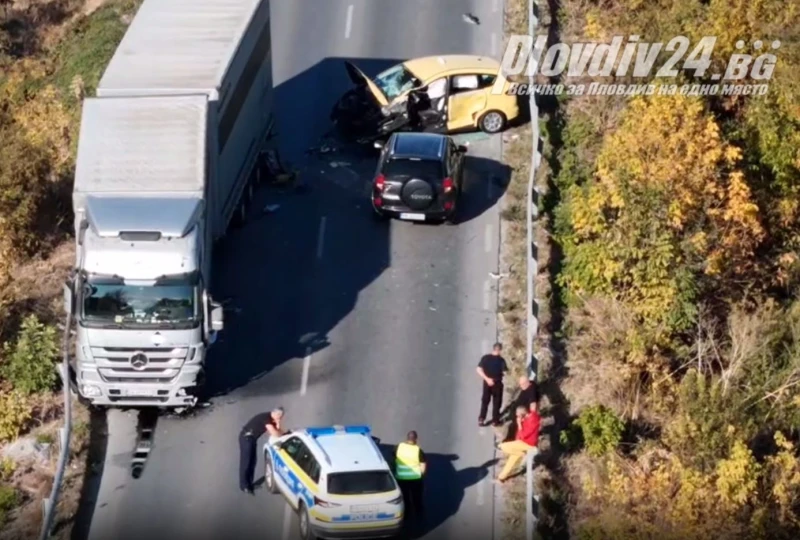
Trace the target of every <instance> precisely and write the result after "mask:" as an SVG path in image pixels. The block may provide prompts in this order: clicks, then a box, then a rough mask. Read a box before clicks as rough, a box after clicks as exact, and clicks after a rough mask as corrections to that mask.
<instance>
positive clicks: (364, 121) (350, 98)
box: [330, 61, 419, 144]
mask: <svg viewBox="0 0 800 540" xmlns="http://www.w3.org/2000/svg"><path fill="white" fill-rule="evenodd" d="M345 68H346V69H347V74H348V76H349V77H350V80H351V81H352V82H353V84H354V88H352V89H350V90H348V91H347V92H346V93H345V94H344V95H343V96H342V97H341V98H340V99H339V101H337V102H336V104H335V105H334V106H333V110H332V111H331V114H330V119H331V120H332V121H333V123H334V124H335V125H336V127H337V128H338V129H339V131H340V133H341V134H342V135H343V136H344V137H345V138H347V139H350V140H355V141H356V142H358V143H361V144H372V142H374V141H376V140H381V139H385V138H388V136H389V135H391V134H392V133H394V132H395V131H402V130H403V129H404V128H406V127H407V126H408V124H409V117H408V105H407V100H406V99H402V98H401V99H396V98H397V97H398V96H400V95H401V94H403V93H404V92H405V91H406V90H408V89H410V88H413V86H414V85H416V84H419V81H418V80H417V79H416V78H415V77H413V75H411V74H410V73H408V71H407V70H405V71H403V70H404V68H403V65H402V64H398V65H397V66H394V67H392V68H390V69H388V70H386V71H384V72H383V73H381V74H379V75H378V76H377V77H376V78H375V80H373V79H370V78H369V77H367V76H366V75H365V74H364V73H363V72H362V71H361V70H360V69H358V68H357V67H356V66H355V65H354V64H353V63H351V62H347V61H346V62H345Z"/></svg>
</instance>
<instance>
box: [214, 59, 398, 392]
mask: <svg viewBox="0 0 800 540" xmlns="http://www.w3.org/2000/svg"><path fill="white" fill-rule="evenodd" d="M344 60H345V59H343V58H328V59H325V60H323V61H321V62H319V63H317V64H316V65H314V66H313V67H311V68H309V69H308V70H306V71H304V72H302V73H300V74H298V75H296V76H294V77H292V78H291V79H290V80H288V81H285V82H282V83H280V84H278V86H277V87H276V89H275V103H276V104H277V106H276V109H275V115H276V132H275V133H276V138H275V141H276V144H277V148H278V150H279V153H280V157H281V161H282V162H283V163H284V164H285V166H286V167H287V168H289V169H291V168H295V169H299V170H300V174H301V179H300V180H301V181H302V183H303V184H304V186H305V187H306V188H307V189H306V190H303V191H302V192H286V191H278V190H275V189H273V188H265V189H263V190H261V191H260V192H259V193H257V194H256V196H255V198H254V202H253V207H252V208H251V215H256V216H258V215H259V214H263V212H262V209H263V208H264V207H265V206H267V205H277V206H278V208H277V210H275V212H274V213H270V214H268V215H263V217H262V218H257V219H252V218H251V219H250V222H249V224H247V225H245V226H244V227H243V228H241V229H239V230H236V231H234V232H232V233H231V234H229V235H228V237H227V238H226V239H225V240H223V242H222V243H221V244H220V246H219V247H218V248H217V251H216V253H215V256H214V264H215V268H214V276H213V277H214V281H213V284H212V288H213V291H214V296H215V298H218V299H220V300H222V301H223V302H225V303H226V306H227V308H228V310H227V312H226V325H225V326H226V328H225V330H224V332H223V333H222V335H221V338H220V340H219V342H218V343H217V344H215V346H214V347H213V348H212V350H211V351H210V353H209V359H208V362H207V374H208V377H207V380H208V391H209V393H210V395H211V396H212V397H217V396H220V395H224V394H228V393H230V392H232V391H234V390H237V389H242V391H241V392H242V393H243V394H245V395H275V394H280V393H283V392H287V391H294V390H296V388H295V387H296V386H297V384H298V381H299V380H300V373H299V371H298V373H294V372H291V370H288V371H289V372H287V373H286V374H285V375H286V376H283V375H281V376H275V377H270V378H269V379H263V376H264V375H265V374H267V373H270V372H271V371H273V370H275V369H276V368H278V367H279V366H281V365H282V364H284V363H286V362H287V361H290V360H292V359H297V358H303V357H305V356H307V355H308V354H313V353H316V352H317V351H320V350H322V349H325V348H326V347H328V346H329V345H330V343H329V341H328V339H329V338H328V335H329V332H330V331H331V330H332V329H333V328H334V327H335V326H336V325H337V324H338V323H339V322H340V321H341V320H342V319H343V318H344V317H345V316H346V315H347V314H348V313H350V312H351V311H352V310H353V308H354V306H355V303H356V300H357V299H358V295H359V292H360V291H361V290H363V289H364V288H365V287H366V286H367V285H369V284H370V283H372V282H373V281H374V280H375V279H376V278H377V277H378V276H380V275H381V273H382V272H383V271H384V270H386V268H387V267H388V265H389V253H390V249H389V229H387V228H385V227H380V226H378V225H377V224H374V223H371V222H369V220H368V219H366V218H368V217H369V216H368V215H367V214H366V213H363V214H364V216H361V215H360V214H362V213H361V212H358V211H356V210H355V209H354V208H353V202H354V200H356V199H357V198H358V191H357V188H358V186H359V183H358V176H359V175H356V178H355V179H353V180H351V183H352V189H347V187H346V186H345V187H343V186H342V185H341V183H338V184H337V183H336V182H334V181H329V177H327V176H326V175H325V174H322V172H320V171H319V170H311V168H310V167H308V166H307V164H305V163H301V162H300V160H302V159H304V154H305V153H306V151H307V150H308V149H309V148H310V147H313V146H315V145H317V144H318V141H319V140H320V139H321V137H322V136H323V135H324V134H325V133H326V132H327V131H329V130H330V127H331V125H330V121H329V119H328V117H329V113H330V110H331V108H332V107H333V105H334V103H335V102H336V101H337V100H338V99H339V97H341V95H342V94H344V93H345V92H346V91H347V90H348V89H350V88H351V87H352V83H351V81H350V79H349V78H348V76H347V73H346V71H345V66H344ZM351 60H352V61H354V62H355V63H356V64H357V65H358V66H359V67H360V68H361V69H362V70H364V71H365V72H366V73H367V74H368V75H374V74H376V73H378V72H380V71H382V70H383V69H385V68H387V67H389V66H391V65H394V64H396V63H398V62H399V61H400V60H397V59H387V60H375V59H351ZM347 157H348V160H349V161H359V160H360V161H362V162H363V158H359V157H356V156H347ZM357 165H358V164H357ZM361 165H364V164H363V163H361ZM304 166H305V169H304V168H303V167H304ZM356 168H363V167H356ZM337 213H342V214H344V217H343V219H344V220H345V222H346V223H347V225H346V226H347V232H348V236H349V237H348V238H343V237H337V236H334V235H333V234H332V233H331V234H328V235H326V236H325V239H324V242H325V249H326V250H333V249H336V244H335V243H337V242H338V243H339V244H342V243H345V242H348V243H353V242H355V243H357V245H358V246H360V250H359V253H358V258H357V259H355V258H354V259H352V260H349V261H343V264H340V265H338V267H337V268H336V272H331V271H330V268H329V267H328V268H327V271H322V269H321V265H320V263H319V260H318V259H319V258H320V257H319V251H320V249H321V248H319V247H318V244H319V242H320V237H321V236H322V235H324V234H325V233H324V232H321V231H322V229H323V228H324V225H322V222H323V218H324V219H327V220H332V219H333V218H332V217H331V214H337ZM336 219H337V220H339V219H340V218H339V217H338V216H337V217H336ZM347 221H351V222H352V223H349V222H347ZM337 262H338V261H337ZM298 369H301V368H300V366H298ZM276 375H277V374H276ZM329 375H330V374H329V373H326V372H325V369H315V370H314V373H313V374H312V378H311V379H310V380H309V381H308V386H309V389H310V388H311V387H312V386H313V385H314V384H319V383H320V382H323V381H324V380H325V379H326V378H327V377H328V376H329ZM256 381H257V382H256ZM243 387H246V388H243Z"/></svg>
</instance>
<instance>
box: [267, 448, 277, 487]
mask: <svg viewBox="0 0 800 540" xmlns="http://www.w3.org/2000/svg"><path fill="white" fill-rule="evenodd" d="M264 486H265V487H266V488H267V491H269V492H270V493H272V494H275V493H278V486H277V484H275V471H274V470H273V468H272V460H271V459H270V458H269V454H267V453H265V454H264Z"/></svg>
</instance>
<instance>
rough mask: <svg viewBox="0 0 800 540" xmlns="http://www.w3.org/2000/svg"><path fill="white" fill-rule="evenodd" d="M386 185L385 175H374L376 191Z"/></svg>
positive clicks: (381, 189)
mask: <svg viewBox="0 0 800 540" xmlns="http://www.w3.org/2000/svg"><path fill="white" fill-rule="evenodd" d="M385 186H386V177H385V176H383V175H382V174H379V175H378V176H376V177H375V189H377V190H378V191H383V188H384V187H385Z"/></svg>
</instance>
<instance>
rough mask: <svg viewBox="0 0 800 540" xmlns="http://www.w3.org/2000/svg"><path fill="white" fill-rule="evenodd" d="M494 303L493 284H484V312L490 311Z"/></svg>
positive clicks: (485, 282)
mask: <svg viewBox="0 0 800 540" xmlns="http://www.w3.org/2000/svg"><path fill="white" fill-rule="evenodd" d="M491 303H492V284H491V283H490V282H489V281H484V282H483V310H484V311H489V306H490V305H491ZM488 352H489V350H488V348H487V349H486V352H485V353H484V354H486V353H488Z"/></svg>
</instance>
